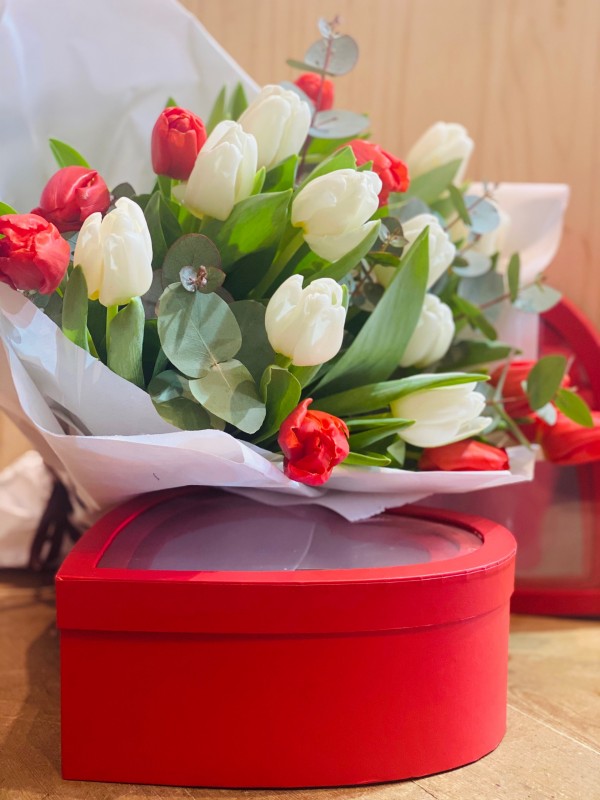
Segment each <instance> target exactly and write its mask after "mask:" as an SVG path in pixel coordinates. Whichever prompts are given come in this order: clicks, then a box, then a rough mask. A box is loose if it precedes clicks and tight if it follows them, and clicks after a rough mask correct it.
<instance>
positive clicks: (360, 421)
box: [344, 414, 408, 434]
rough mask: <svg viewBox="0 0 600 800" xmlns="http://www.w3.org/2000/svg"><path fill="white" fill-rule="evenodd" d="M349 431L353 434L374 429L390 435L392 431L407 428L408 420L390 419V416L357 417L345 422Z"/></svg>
mask: <svg viewBox="0 0 600 800" xmlns="http://www.w3.org/2000/svg"><path fill="white" fill-rule="evenodd" d="M344 421H345V423H346V425H347V426H348V429H349V430H350V432H351V433H352V434H354V433H355V431H363V430H364V431H368V430H371V429H374V428H382V429H385V430H386V431H387V432H388V433H389V432H390V429H392V432H393V429H394V428H398V427H401V428H403V427H405V426H406V424H407V423H408V420H405V419H401V418H400V417H390V415H389V414H382V415H381V416H380V417H377V416H376V417H357V418H356V419H347V420H344Z"/></svg>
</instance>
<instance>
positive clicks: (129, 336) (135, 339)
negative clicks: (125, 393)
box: [108, 297, 144, 389]
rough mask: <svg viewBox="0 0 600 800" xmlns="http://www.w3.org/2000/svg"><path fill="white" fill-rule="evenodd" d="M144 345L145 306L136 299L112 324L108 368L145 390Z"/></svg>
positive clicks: (120, 312)
mask: <svg viewBox="0 0 600 800" xmlns="http://www.w3.org/2000/svg"><path fill="white" fill-rule="evenodd" d="M143 345H144V306H143V305H142V301H141V299H140V298H139V297H134V298H133V299H132V300H131V301H130V302H129V303H128V305H126V306H125V308H124V309H122V310H121V311H119V313H118V314H117V316H116V317H115V318H114V319H113V321H112V322H111V323H110V344H109V346H108V366H109V368H110V369H112V371H113V372H116V373H117V375H120V376H121V377H122V378H125V380H127V381H129V382H130V383H134V384H135V385H136V386H139V387H141V388H142V389H143V388H144V373H143V371H142V349H143Z"/></svg>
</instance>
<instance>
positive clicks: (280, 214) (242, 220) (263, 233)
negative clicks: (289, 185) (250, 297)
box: [202, 189, 292, 272]
mask: <svg viewBox="0 0 600 800" xmlns="http://www.w3.org/2000/svg"><path fill="white" fill-rule="evenodd" d="M291 196H292V190H291V189H288V190H287V191H284V192H269V193H268V194H255V195H252V196H251V197H248V198H246V199H245V200H242V201H241V202H240V203H238V204H237V205H236V206H235V207H234V209H233V211H232V212H231V214H230V215H229V216H228V217H227V219H226V220H225V221H224V222H221V221H220V220H216V219H210V220H208V222H207V223H206V225H204V226H203V229H202V232H203V233H204V234H205V235H206V236H208V238H209V239H212V240H213V242H214V243H215V244H216V245H217V247H218V248H219V251H220V253H221V258H222V262H223V266H222V269H223V270H224V271H225V272H229V271H230V270H231V268H232V266H233V265H234V264H235V263H236V262H237V261H239V260H240V259H241V258H243V257H244V256H246V255H248V254H249V253H254V252H256V251H257V250H264V249H266V248H268V247H271V246H272V245H275V244H277V243H278V242H279V240H280V239H281V236H282V234H283V231H284V230H285V227H286V222H287V210H288V206H289V203H290V199H291Z"/></svg>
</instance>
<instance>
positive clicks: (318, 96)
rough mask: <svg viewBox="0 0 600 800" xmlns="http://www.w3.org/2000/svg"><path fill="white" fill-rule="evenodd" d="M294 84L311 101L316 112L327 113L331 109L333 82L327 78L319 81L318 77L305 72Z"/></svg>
mask: <svg viewBox="0 0 600 800" xmlns="http://www.w3.org/2000/svg"><path fill="white" fill-rule="evenodd" d="M294 83H295V84H296V86H297V87H298V88H299V89H302V91H303V92H304V94H305V95H306V96H307V97H309V98H310V99H311V100H312V101H313V103H314V104H315V107H316V109H317V111H327V110H328V109H330V108H332V107H333V96H334V87H333V81H330V80H328V79H327V78H325V80H323V81H321V76H320V75H317V74H316V73H314V72H305V73H304V74H303V75H300V77H299V78H297V79H296V80H295V81H294Z"/></svg>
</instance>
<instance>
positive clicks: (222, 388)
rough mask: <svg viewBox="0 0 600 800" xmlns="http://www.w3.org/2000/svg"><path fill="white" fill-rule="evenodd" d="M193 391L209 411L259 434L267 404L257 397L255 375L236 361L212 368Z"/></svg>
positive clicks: (194, 385)
mask: <svg viewBox="0 0 600 800" xmlns="http://www.w3.org/2000/svg"><path fill="white" fill-rule="evenodd" d="M204 296H205V297H214V295H204ZM190 390H191V392H192V394H193V395H194V397H195V398H196V400H198V402H199V403H201V404H202V405H203V406H204V408H206V410H207V411H210V412H211V413H212V414H215V415H216V416H217V417H220V418H221V419H224V420H226V421H227V422H230V423H231V424H232V425H235V426H236V427H237V428H239V429H240V430H242V431H244V433H256V431H257V430H258V429H259V428H260V426H261V425H262V424H263V421H264V419H265V404H264V403H263V402H262V401H261V399H260V397H259V396H258V392H257V389H256V384H255V383H254V381H253V380H252V375H250V373H249V372H248V370H247V369H246V367H245V366H244V365H243V364H242V363H240V362H239V361H237V360H236V359H231V360H230V361H224V362H222V363H220V364H213V365H212V367H211V368H210V370H209V371H208V372H206V373H205V374H204V375H202V377H201V378H198V379H197V380H193V381H190Z"/></svg>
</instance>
